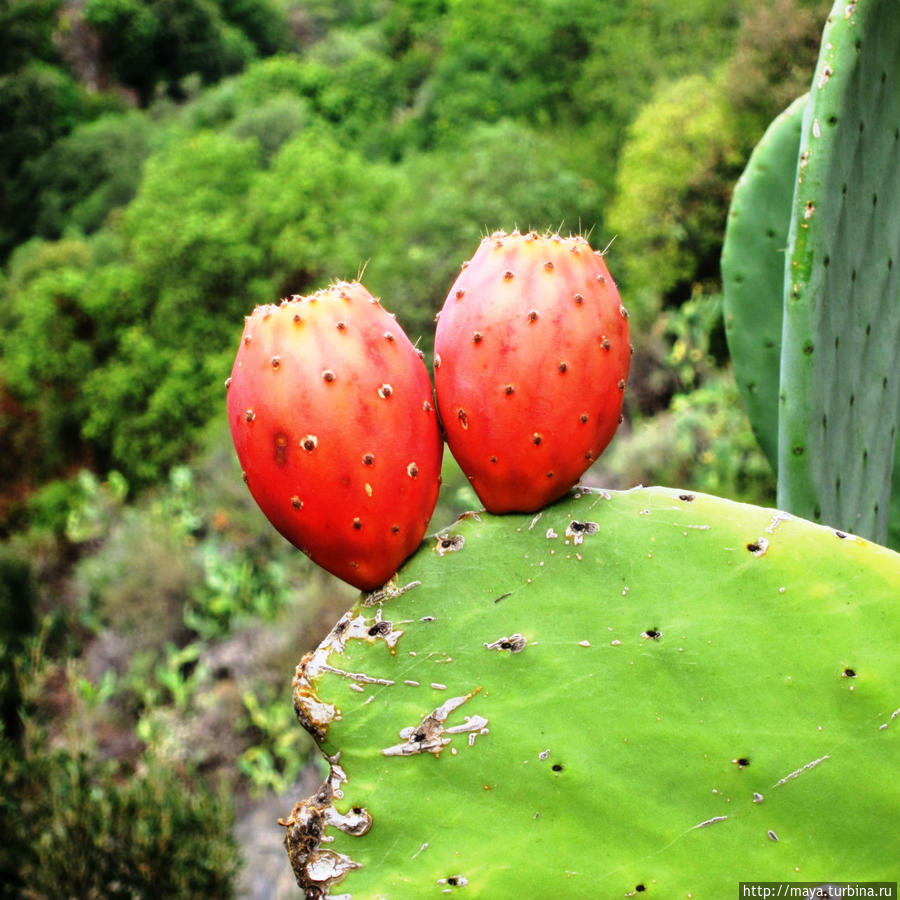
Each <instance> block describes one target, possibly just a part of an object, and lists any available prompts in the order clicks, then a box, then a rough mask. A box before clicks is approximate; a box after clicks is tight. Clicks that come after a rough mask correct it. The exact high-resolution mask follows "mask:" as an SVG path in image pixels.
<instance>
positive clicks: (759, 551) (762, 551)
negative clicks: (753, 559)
mask: <svg viewBox="0 0 900 900" xmlns="http://www.w3.org/2000/svg"><path fill="white" fill-rule="evenodd" d="M747 549H748V550H749V551H750V552H751V553H752V554H753V555H754V556H765V555H766V553H767V552H768V549H769V542H768V541H767V540H766V539H765V538H757V540H755V541H751V542H750V543H749V544H747Z"/></svg>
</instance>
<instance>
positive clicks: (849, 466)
mask: <svg viewBox="0 0 900 900" xmlns="http://www.w3.org/2000/svg"><path fill="white" fill-rule="evenodd" d="M896 13H897V8H896V4H895V3H893V2H891V0H867V2H843V0H840V2H837V3H836V4H835V6H834V8H833V9H832V12H831V15H830V16H829V19H828V23H827V25H826V28H825V31H824V34H823V38H822V50H821V53H820V57H819V61H818V65H817V68H816V73H815V77H814V80H813V84H812V88H811V92H810V99H809V102H808V104H807V105H806V108H805V111H804V113H803V125H802V132H801V136H800V141H799V144H798V145H797V151H798V152H794V148H793V145H792V138H793V127H792V125H790V124H789V122H788V121H787V119H785V118H782V119H781V120H780V121H778V120H776V123H773V126H772V129H770V132H769V133H768V134H767V136H766V138H764V140H763V142H762V143H761V145H760V147H759V148H758V149H757V151H756V152H755V153H754V156H753V157H752V158H751V162H750V165H749V166H748V169H747V171H746V172H745V176H744V179H743V181H744V184H742V185H741V186H739V188H738V189H737V190H736V192H735V198H734V207H733V209H732V214H733V217H734V218H733V219H732V220H731V221H730V222H729V230H728V234H727V235H726V244H725V248H724V250H723V262H722V265H723V277H724V282H725V294H726V308H727V309H728V310H729V313H727V314H730V315H731V316H732V317H734V318H732V320H731V322H730V323H729V322H728V321H727V320H726V321H727V325H728V327H729V342H730V346H731V349H732V354H733V357H734V360H735V371H736V374H737V376H738V378H739V379H740V380H741V381H742V382H743V388H744V390H745V392H747V391H748V390H749V385H750V384H751V383H752V384H753V385H754V386H755V387H757V388H759V390H758V391H757V395H756V396H754V397H752V398H748V404H747V407H748V411H749V413H750V416H751V419H753V421H754V427H755V429H756V431H757V433H758V434H759V435H760V442H761V444H762V446H763V447H764V449H765V450H766V452H767V454H769V456H770V458H771V457H772V452H773V447H774V446H775V445H777V448H778V450H777V469H778V491H779V493H778V502H779V505H781V506H783V507H784V508H786V509H791V510H792V511H794V512H796V513H798V514H800V515H805V516H808V517H809V518H812V519H814V520H816V521H826V522H829V523H830V524H832V525H835V526H837V527H841V528H847V529H851V530H854V531H855V532H857V533H860V534H864V535H866V536H868V537H871V538H873V539H875V540H879V541H885V540H886V539H887V535H888V522H889V518H890V496H891V481H892V471H895V464H894V456H895V452H896V445H897V443H898V432H897V422H898V418H900V377H898V372H897V369H896V366H895V365H894V362H893V359H894V351H895V347H896V346H897V343H898V339H900V303H898V295H900V284H898V275H897V272H896V269H895V266H894V256H896V254H897V249H898V247H900V212H898V210H900V168H898V166H897V153H898V148H900V95H898V94H897V92H896V91H892V90H891V85H890V81H889V77H888V76H889V73H891V72H893V71H895V70H896V68H897V67H898V66H900V16H897V14H896ZM797 114H798V108H797V107H796V106H795V107H792V110H791V116H796V115H797ZM779 153H780V154H781V158H780V162H779V161H778V160H777V159H776V158H775V157H776V155H777V154H779ZM760 162H763V163H764V164H765V165H766V166H767V167H768V170H769V172H768V174H767V173H761V172H760V171H759V164H760ZM789 171H793V172H795V173H796V177H795V188H794V190H793V191H792V192H789V191H788V190H786V189H784V186H785V178H786V173H787V172H789ZM772 173H774V176H772ZM767 179H768V180H769V181H770V182H775V181H777V182H778V184H780V185H782V187H783V194H782V196H781V198H780V199H779V197H778V196H777V194H775V193H773V192H772V191H770V190H769V189H768V187H767V185H766V184H765V182H766V181H767ZM791 195H792V197H793V199H792V200H791V201H790V205H789V200H788V197H789V196H791ZM763 220H765V221H766V222H767V223H768V225H767V226H766V227H767V233H769V232H771V233H772V235H771V237H772V241H773V242H775V243H777V242H779V241H780V239H781V238H780V236H781V234H784V235H785V238H786V240H785V245H786V246H787V250H788V252H787V258H786V261H785V264H784V267H783V268H782V273H781V277H780V278H779V275H778V272H777V269H778V268H779V265H778V262H777V261H776V259H775V258H774V257H773V255H772V254H771V252H770V250H771V247H769V248H768V249H767V248H766V247H760V246H758V245H754V244H753V242H752V240H750V239H749V238H752V236H753V228H754V227H755V223H756V222H761V221H763ZM779 223H780V225H779ZM745 273H746V276H747V278H746V280H742V277H743V276H744V275H745ZM779 284H780V285H781V298H780V300H776V297H775V295H774V294H773V293H772V292H773V291H774V289H775V286H776V285H779ZM756 291H759V293H758V294H757V293H755V292H756ZM738 310H740V311H738ZM782 310H783V312H782ZM754 320H755V321H756V323H757V324H755V325H754ZM779 321H781V327H782V338H781V341H780V347H781V357H780V373H779V388H778V394H779V397H780V402H779V404H778V407H777V409H778V437H777V440H776V439H775V437H774V432H773V428H772V421H773V415H774V412H773V410H774V409H775V406H774V403H775V401H774V400H773V399H772V397H773V392H772V382H773V380H774V379H773V366H772V360H771V358H770V357H771V356H772V355H773V352H774V348H773V349H772V350H770V351H769V355H768V357H767V356H766V355H765V353H760V351H759V340H760V336H761V330H760V329H761V328H764V329H765V330H766V333H767V335H768V338H767V337H766V336H764V335H763V336H762V341H763V342H765V340H766V339H769V340H770V339H771V333H772V332H774V331H775V330H776V327H777V324H778V322H779ZM898 475H900V473H895V475H894V478H893V481H894V485H895V486H898V487H900V477H898ZM895 527H896V526H895Z"/></svg>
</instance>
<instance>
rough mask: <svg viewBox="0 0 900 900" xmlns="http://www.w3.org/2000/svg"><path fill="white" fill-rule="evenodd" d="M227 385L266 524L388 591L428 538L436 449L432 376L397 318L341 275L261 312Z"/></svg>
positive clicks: (237, 437) (337, 568) (439, 445)
mask: <svg viewBox="0 0 900 900" xmlns="http://www.w3.org/2000/svg"><path fill="white" fill-rule="evenodd" d="M227 385H228V403H227V405H228V421H229V424H230V425H231V434H232V437H233V438H234V446H235V449H236V450H237V455H238V459H239V460H240V463H241V467H242V468H243V471H244V479H245V481H246V482H247V486H248V487H249V489H250V493H251V494H252V495H253V498H254V499H255V500H256V502H257V503H258V504H259V506H260V508H261V509H262V511H263V512H264V513H265V515H266V517H267V518H268V519H269V521H270V522H271V523H272V524H273V525H274V526H275V528H277V529H278V531H280V532H281V534H282V535H284V537H286V538H287V539H288V540H289V541H290V542H291V543H292V544H294V545H295V546H296V547H299V548H300V549H301V550H302V551H303V552H304V553H306V554H307V555H308V556H309V557H310V558H311V559H313V560H314V561H315V562H317V563H318V564H319V565H320V566H322V567H323V568H325V569H327V570H328V571H329V572H332V573H333V574H334V575H337V576H338V577H339V578H342V579H344V581H347V582H349V583H350V584H352V585H354V586H355V587H357V588H360V589H361V590H372V589H374V588H376V587H378V586H380V585H382V584H383V583H384V582H385V581H387V580H388V579H389V578H390V577H391V576H392V575H393V574H394V573H395V572H396V571H397V569H398V568H399V566H400V564H401V563H402V562H403V561H404V560H405V559H406V558H407V557H408V556H409V555H410V554H411V553H412V552H413V551H414V550H415V549H416V547H417V546H418V545H419V543H420V542H421V540H422V537H423V536H424V534H425V530H426V528H427V527H428V522H429V519H430V518H431V514H432V512H433V511H434V507H435V504H436V503H437V497H438V491H439V488H440V471H441V457H442V455H443V438H442V436H441V433H440V427H439V425H438V421H437V413H436V411H435V409H434V406H433V403H432V401H433V393H432V388H431V381H430V379H429V376H428V370H427V369H426V367H425V363H424V361H423V360H422V357H421V355H420V353H419V352H418V351H417V350H416V349H415V348H414V347H413V345H412V344H411V343H410V341H409V338H408V337H407V336H406V334H405V333H404V332H403V330H402V329H401V328H400V326H399V325H398V324H397V322H396V320H395V319H394V317H393V316H392V315H390V314H389V313H388V312H386V311H385V309H384V308H383V307H382V306H381V305H380V303H379V302H378V301H377V300H376V299H375V298H374V297H372V295H371V294H370V293H369V292H368V291H367V290H366V289H365V288H364V287H363V286H362V285H361V284H359V283H352V284H350V283H346V282H340V283H337V284H334V285H332V286H331V287H329V288H328V289H326V290H322V291H319V292H317V293H316V294H313V295H311V296H308V297H292V298H290V299H288V300H285V301H283V302H282V303H281V305H279V306H275V305H269V306H260V307H257V308H256V309H255V310H254V311H253V314H252V315H250V316H248V317H247V319H246V323H245V326H244V333H243V337H242V339H241V343H240V346H239V348H238V352H237V357H236V359H235V362H234V368H233V370H232V373H231V378H230V379H229V380H228V382H227Z"/></svg>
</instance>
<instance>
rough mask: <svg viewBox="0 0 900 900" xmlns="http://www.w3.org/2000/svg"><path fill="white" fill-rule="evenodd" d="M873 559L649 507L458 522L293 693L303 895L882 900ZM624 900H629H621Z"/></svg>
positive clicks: (782, 522)
mask: <svg viewBox="0 0 900 900" xmlns="http://www.w3.org/2000/svg"><path fill="white" fill-rule="evenodd" d="M898 595H900V556H898V555H897V554H895V553H893V552H892V551H889V550H887V549H885V548H882V547H879V546H877V545H874V544H870V543H868V542H866V541H864V540H862V539H859V538H856V537H852V536H850V535H847V534H845V533H843V532H835V531H833V530H831V529H828V528H825V527H823V526H820V525H815V524H812V523H809V522H806V521H803V520H800V519H798V518H795V517H792V516H790V515H787V514H784V513H779V512H776V511H775V510H770V509H762V508H759V507H753V506H746V505H742V504H738V503H734V502H731V501H726V500H721V499H718V498H714V497H711V496H707V495H702V494H694V493H689V492H685V491H679V490H674V489H669V488H647V489H635V490H631V491H625V492H611V493H606V492H597V491H594V492H588V491H584V490H580V491H579V490H576V491H575V492H572V493H570V494H569V495H567V496H566V497H564V498H562V499H561V500H559V501H558V502H557V503H556V504H554V505H553V506H551V507H548V508H546V509H545V510H543V511H542V512H540V513H537V514H535V515H531V514H527V515H512V514H510V515H505V516H492V515H489V514H487V513H481V514H469V515H467V516H464V517H463V518H461V519H460V520H459V521H458V522H457V523H456V524H455V525H454V526H453V527H451V528H449V529H448V530H446V531H444V532H441V533H439V534H437V535H435V536H434V537H432V538H431V539H429V540H427V541H426V542H425V543H424V544H423V546H422V547H421V548H420V550H419V551H418V553H417V554H416V555H415V556H414V557H412V559H411V560H410V561H409V562H408V563H407V564H406V565H405V566H404V567H403V568H402V569H401V570H400V572H399V573H398V576H397V578H396V580H395V581H393V582H392V583H390V584H388V585H387V586H386V587H385V588H384V589H383V590H381V591H379V592H377V593H373V594H369V595H365V596H363V597H362V598H361V600H360V602H359V603H358V604H357V605H356V606H355V607H354V608H353V609H352V610H350V611H349V612H348V613H347V614H346V615H345V616H344V617H343V618H342V619H341V620H340V621H339V622H338V623H337V625H336V626H335V628H334V629H333V630H332V632H331V633H330V634H329V635H328V636H327V637H326V638H325V640H324V641H323V642H322V643H321V645H320V646H319V647H318V649H317V650H315V651H314V652H312V653H310V654H308V655H307V656H306V657H305V658H304V660H303V661H302V663H301V664H300V666H298V669H297V673H296V676H295V680H294V697H295V705H296V708H297V711H298V714H299V716H300V719H301V721H303V722H304V723H305V725H306V726H307V727H308V728H309V729H310V731H311V732H312V733H313V735H314V736H315V737H316V739H317V741H318V742H319V744H320V746H321V748H322V750H323V752H324V753H325V755H326V756H327V758H328V760H329V763H330V774H329V776H328V778H327V779H326V781H325V783H324V784H323V786H322V788H321V790H320V791H319V792H318V793H317V794H316V795H314V796H313V797H310V798H309V799H307V800H305V801H302V802H300V803H298V804H297V805H296V806H295V808H294V810H293V812H292V813H291V814H290V815H289V816H288V817H287V818H286V819H284V820H283V821H282V824H283V825H284V826H285V829H286V830H285V839H286V845H287V848H288V852H289V855H290V857H291V861H292V863H293V866H294V870H295V873H296V874H297V877H298V882H299V883H300V885H301V887H302V888H303V890H304V892H305V896H306V897H307V898H323V897H331V898H333V900H336V898H338V897H340V898H344V900H349V898H364V897H365V898H375V897H379V898H391V900H393V898H406V897H429V896H442V895H446V894H449V895H453V894H455V893H456V892H457V890H461V891H462V893H461V896H466V897H473V898H476V897H481V898H497V897H514V896H517V895H518V896H523V897H562V898H595V897H622V896H637V895H638V894H641V895H646V896H648V897H654V896H657V897H665V898H672V897H691V896H693V897H696V898H712V897H725V896H729V895H730V894H731V892H732V891H734V890H735V889H736V883H737V881H738V880H740V879H745V880H753V879H760V880H769V881H772V880H787V879H802V880H805V881H818V880H825V879H828V878H833V877H835V873H837V872H840V873H842V874H841V876H840V877H849V878H859V879H878V878H883V879H886V878H895V877H896V869H895V862H896V859H897V851H898V846H897V837H896V830H895V827H894V826H895V823H896V818H897V815H898V813H900V788H898V785H897V781H896V778H895V773H894V766H893V761H894V760H896V758H897V751H898V747H900V743H898V742H900V708H898V707H900V694H898V692H897V684H898V680H900V678H898V676H900V663H898V660H897V656H896V651H895V648H896V645H897V641H898V639H900V617H898V614H897V611H896V598H897V596H898ZM645 892H646V893H645Z"/></svg>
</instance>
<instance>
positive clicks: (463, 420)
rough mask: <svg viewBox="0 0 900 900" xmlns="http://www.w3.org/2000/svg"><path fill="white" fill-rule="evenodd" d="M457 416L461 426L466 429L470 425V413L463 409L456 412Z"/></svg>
mask: <svg viewBox="0 0 900 900" xmlns="http://www.w3.org/2000/svg"><path fill="white" fill-rule="evenodd" d="M456 418H457V419H459V427H460V428H462V430H463V431H466V430H467V429H468V427H469V416H468V413H466V411H465V410H464V409H461V410H459V412H458V413H457V414H456Z"/></svg>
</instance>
